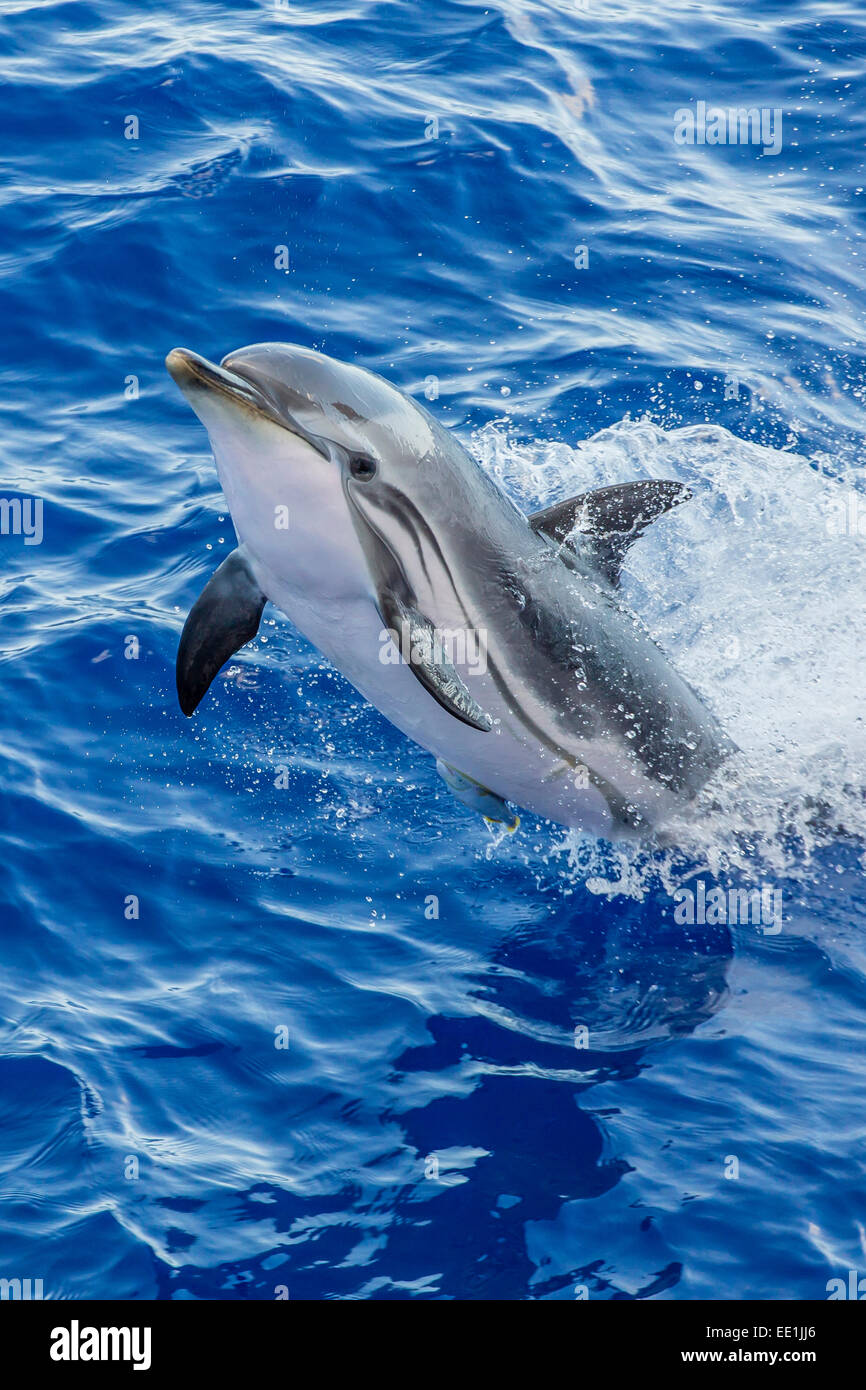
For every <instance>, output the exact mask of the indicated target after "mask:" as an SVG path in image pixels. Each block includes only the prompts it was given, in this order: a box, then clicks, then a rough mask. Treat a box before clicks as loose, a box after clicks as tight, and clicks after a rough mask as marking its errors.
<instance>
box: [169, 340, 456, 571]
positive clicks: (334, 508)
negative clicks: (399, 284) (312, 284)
mask: <svg viewBox="0 0 866 1390" xmlns="http://www.w3.org/2000/svg"><path fill="white" fill-rule="evenodd" d="M166 366H167V367H168V370H169V372H170V373H171V375H172V377H173V378H174V380H175V382H176V383H177V385H178V386H179V387H180V389H181V391H182V392H183V394H184V395H185V396H186V398H187V400H188V401H189V403H190V405H191V406H192V408H193V410H194V411H195V413H196V415H197V416H198V417H199V419H200V420H201V421H202V423H203V425H204V426H205V428H206V429H207V431H208V435H209V436H210V442H211V446H212V448H213V453H214V458H215V460H216V464H217V469H218V472H219V477H220V482H221V484H222V488H223V491H224V493H225V495H226V500H227V502H228V505H229V510H230V511H231V514H232V520H233V521H234V524H235V528H236V530H237V533H238V537H239V539H240V540H241V542H242V543H243V544H244V545H245V546H246V548H247V550H248V551H249V552H250V553H251V554H252V556H253V557H254V558H255V560H256V561H257V562H258V564H259V566H260V567H264V569H265V570H266V571H268V572H270V573H272V574H273V575H275V576H276V577H277V578H279V579H281V580H283V581H284V582H287V583H288V584H290V585H291V586H292V587H293V588H295V589H300V590H303V589H307V588H309V589H310V590H314V591H315V592H316V594H317V595H318V596H319V597H324V596H330V597H341V596H344V597H350V596H352V595H355V594H358V593H359V592H361V591H363V592H365V593H366V592H369V590H370V588H371V584H372V585H373V587H375V580H374V579H372V578H371V573H370V563H369V562H370V550H371V537H372V536H374V535H375V536H376V537H378V536H379V535H380V524H379V523H380V522H381V521H382V520H383V519H387V517H389V516H392V515H393V511H394V507H395V504H396V499H403V500H404V501H407V502H408V501H410V502H411V504H412V506H413V509H414V508H416V507H418V506H423V496H422V494H424V493H425V492H427V493H429V492H430V491H431V488H432V490H433V491H434V492H435V491H439V492H440V496H441V487H442V482H443V479H442V465H443V461H446V460H449V459H451V460H452V466H453V459H452V451H453V448H454V446H453V444H452V442H451V437H450V436H449V435H448V434H447V432H446V431H445V430H443V429H442V427H441V426H439V425H437V424H436V422H435V421H434V420H433V419H432V418H431V417H430V416H429V415H428V414H427V412H426V411H425V410H423V409H422V408H421V407H420V406H419V405H417V404H416V403H415V402H414V401H412V400H410V399H409V398H408V397H407V396H404V395H403V393H402V392H401V391H398V390H397V388H396V387H394V386H391V385H390V384H389V383H388V382H387V381H385V380H384V379H383V378H382V377H379V376H376V375H375V374H374V373H372V372H369V371H366V370H365V369H363V368H361V367H357V366H353V365H350V364H348V363H343V362H337V361H335V360H334V359H333V358H330V357H326V356H325V355H324V354H322V353H319V352H313V351H312V350H311V349H309V348H303V347H298V346H295V345H293V344H289V343H261V344H257V345H255V346H253V347H246V348H240V349H239V350H238V351H236V352H230V353H229V354H228V355H227V356H226V357H224V358H223V360H222V362H221V364H220V365H219V366H216V365H215V364H214V363H212V362H208V361H207V360H206V359H205V358H203V357H199V356H198V355H197V354H196V353H193V352H189V351H187V350H186V349H184V348H175V349H174V350H173V351H172V352H170V353H169V355H168V357H167V358H166ZM449 446H450V447H449ZM434 462H435V463H436V464H438V466H437V467H435V468H434ZM431 471H433V472H434V473H435V479H431V476H430V475H431ZM446 482H447V480H446Z"/></svg>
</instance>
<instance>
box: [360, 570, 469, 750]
mask: <svg viewBox="0 0 866 1390" xmlns="http://www.w3.org/2000/svg"><path fill="white" fill-rule="evenodd" d="M381 609H382V617H383V619H384V621H385V624H386V626H387V627H388V628H390V630H391V633H392V636H393V637H394V638H395V645H396V647H397V649H398V651H399V652H400V655H401V656H402V658H403V660H404V661H405V663H406V665H407V666H408V667H409V668H410V669H411V671H412V673H413V675H414V676H415V677H416V679H417V680H418V681H420V683H421V685H423V687H424V689H425V690H427V691H429V693H430V694H431V695H432V696H433V699H434V700H436V701H438V703H439V704H440V705H441V706H442V708H443V709H446V710H447V711H448V713H449V714H453V715H454V718H455V719H459V720H460V721H461V723H463V724H468V725H469V726H470V727H471V728H473V729H478V730H480V732H481V733H485V734H486V733H489V732H490V730H491V729H492V728H493V720H492V718H491V716H490V715H489V714H488V713H487V712H486V710H483V709H482V708H481V706H480V705H479V703H478V701H477V700H476V699H474V698H473V696H472V695H471V694H470V693H469V690H468V689H467V687H466V686H465V685H464V683H463V680H462V679H461V677H460V675H459V673H458V672H457V670H456V669H455V667H454V666H453V664H452V663H451V661H450V659H449V657H448V655H447V653H446V652H445V651H444V650H443V647H442V642H441V639H439V638H438V637H437V635H436V629H435V628H434V626H433V624H432V623H431V622H430V620H429V618H425V616H424V614H423V613H419V611H418V609H417V608H411V607H410V606H409V605H408V604H406V603H404V602H403V601H402V600H401V599H399V598H397V597H396V595H394V594H389V595H387V596H386V597H385V598H383V600H382V603H381Z"/></svg>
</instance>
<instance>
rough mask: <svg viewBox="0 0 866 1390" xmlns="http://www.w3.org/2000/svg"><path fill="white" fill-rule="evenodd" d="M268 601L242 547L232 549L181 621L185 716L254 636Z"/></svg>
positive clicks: (180, 692)
mask: <svg viewBox="0 0 866 1390" xmlns="http://www.w3.org/2000/svg"><path fill="white" fill-rule="evenodd" d="M266 602H267V599H266V598H265V595H264V594H263V593H262V591H261V589H260V588H259V586H258V584H257V583H256V580H255V578H254V576H253V572H252V570H251V569H250V566H249V561H248V560H247V558H246V556H245V555H244V554H243V551H242V550H240V549H238V550H233V551H232V553H231V555H227V556H226V558H225V559H224V560H223V562H222V564H221V565H220V567H219V569H218V570H216V572H215V573H214V574H212V575H211V577H210V579H209V580H208V582H207V584H205V586H204V588H203V589H202V591H201V593H200V594H199V596H198V598H197V599H196V601H195V603H194V604H193V606H192V608H191V609H190V612H189V617H188V618H187V620H186V622H185V623H184V625H183V632H182V633H181V638H180V646H179V647H178V649H177V694H178V699H179V700H180V707H181V709H182V710H183V712H184V714H186V715H190V714H192V712H193V710H194V709H195V708H196V706H197V705H198V703H199V701H200V700H201V698H202V696H203V695H204V693H205V691H206V690H207V689H208V687H209V685H210V683H211V681H212V680H213V678H214V676H215V675H216V673H217V671H218V670H219V669H220V667H221V666H222V665H223V663H224V662H226V661H228V659H229V657H230V656H233V655H234V653H235V652H236V651H238V649H239V648H240V647H243V646H245V644H246V643H247V642H250V641H251V640H252V639H253V637H255V635H256V633H257V632H258V630H259V622H260V621H261V616H262V609H263V608H264V606H265V603H266Z"/></svg>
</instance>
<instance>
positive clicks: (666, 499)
mask: <svg viewBox="0 0 866 1390" xmlns="http://www.w3.org/2000/svg"><path fill="white" fill-rule="evenodd" d="M691 496H692V492H691V489H690V488H687V487H686V486H685V484H684V483H674V482H667V481H665V480H663V479H656V478H648V479H645V480H641V481H640V482H637V483H614V485H613V486H612V487H599V488H596V489H595V491H594V492H582V493H580V495H579V496H577V497H569V498H568V500H567V501H565V502H559V503H558V504H557V505H556V506H555V507H546V508H545V509H544V511H542V512H533V513H532V515H531V516H530V517H529V518H528V521H529V524H530V526H531V527H532V529H533V531H535V532H537V533H538V534H539V535H543V536H547V537H548V539H549V540H552V541H553V542H554V543H555V544H556V545H568V546H570V547H571V548H572V549H573V550H574V551H575V552H576V553H577V546H576V545H575V539H576V538H574V539H569V537H570V536H571V532H572V531H577V532H578V533H579V534H580V537H581V541H580V553H581V554H586V555H588V556H589V558H590V559H591V560H592V561H593V562H594V563H595V564H596V565H597V567H598V568H599V569H600V570H601V571H602V573H603V574H604V575H605V576H606V578H607V579H609V580H610V582H611V584H616V582H617V580H618V579H619V572H620V570H621V568H622V562H623V560H624V559H625V556H626V552H627V550H628V548H629V546H630V545H631V544H632V543H633V542H634V541H636V540H637V539H638V537H640V536H642V535H643V533H644V531H645V530H646V528H647V527H648V526H649V525H651V523H652V522H653V521H655V520H656V518H657V517H660V516H664V514H665V512H667V511H670V509H671V507H677V506H679V504H680V503H681V502H688V500H689V498H690V497H691Z"/></svg>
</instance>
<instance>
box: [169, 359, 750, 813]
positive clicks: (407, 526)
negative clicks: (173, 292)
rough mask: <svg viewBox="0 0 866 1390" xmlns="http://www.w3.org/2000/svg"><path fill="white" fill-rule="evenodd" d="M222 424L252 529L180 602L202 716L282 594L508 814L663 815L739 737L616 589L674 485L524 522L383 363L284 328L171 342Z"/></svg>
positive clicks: (607, 492)
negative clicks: (211, 345)
mask: <svg viewBox="0 0 866 1390" xmlns="http://www.w3.org/2000/svg"><path fill="white" fill-rule="evenodd" d="M166 365H167V367H168V370H169V372H170V374H171V376H172V377H173V378H174V380H175V382H176V383H177V385H178V386H179V387H180V389H181V391H182V392H183V394H184V396H185V397H186V399H187V401H188V402H189V404H190V405H191V406H192V409H193V410H194V411H195V413H196V415H197V416H198V418H199V419H200V420H201V422H202V424H203V425H204V426H205V428H206V430H207V432H208V435H209V437H210V443H211V447H212V449H213V455H214V459H215V462H216V467H217V472H218V474H219V479H220V483H221V486H222V489H223V492H224V493H225V497H226V501H227V503H228V507H229V510H230V512H231V517H232V521H233V523H234V527H235V530H236V532H237V537H238V542H239V544H238V547H237V549H236V550H234V551H232V553H231V554H230V555H228V556H227V558H226V559H225V560H224V561H223V563H222V564H221V565H220V567H219V569H218V570H217V571H216V572H215V574H214V575H213V576H212V578H211V579H210V580H209V581H208V583H207V584H206V586H205V588H204V590H203V591H202V593H201V595H200V597H199V598H198V600H197V602H196V603H195V605H194V606H193V608H192V610H191V611H190V614H189V616H188V618H187V620H186V624H185V626H184V629H183V633H182V636H181V640H180V646H179V649H178V654H177V690H178V697H179V700H180V706H181V709H182V710H183V712H184V714H186V715H191V714H192V713H193V711H194V710H195V709H196V707H197V705H198V704H199V701H200V700H201V699H202V696H203V695H204V694H205V692H206V691H207V689H208V687H209V686H210V684H211V681H212V680H213V679H214V676H215V675H216V673H217V671H218V670H219V669H220V667H221V666H222V665H223V663H224V662H225V661H226V660H228V658H229V657H230V656H232V655H233V653H235V652H236V651H237V650H238V649H239V648H240V647H242V646H243V645H244V644H245V643H247V642H249V641H250V640H251V639H252V638H253V637H254V636H255V634H256V632H257V630H258V627H259V622H260V619H261V616H262V610H263V609H264V606H265V603H266V601H268V600H270V602H272V603H274V604H275V605H276V606H277V607H278V608H280V609H281V610H282V612H283V613H285V614H286V615H287V617H289V618H290V619H291V621H292V622H293V623H294V624H295V626H296V627H297V628H298V629H299V630H300V631H301V632H302V633H303V634H304V636H305V637H307V638H308V639H309V641H310V642H312V643H313V645H314V646H316V647H318V649H319V650H320V651H321V652H322V653H323V654H324V656H325V657H327V658H328V660H329V661H331V662H332V663H333V664H334V666H336V667H337V668H338V669H339V670H340V671H341V672H342V673H343V675H344V676H346V677H347V679H348V680H349V681H350V682H351V683H352V685H354V686H355V687H356V689H357V690H359V691H360V693H361V694H362V695H363V696H364V697H365V698H366V699H367V700H369V701H370V703H371V704H373V705H375V706H376V707H377V709H379V710H380V711H381V712H382V713H383V714H384V715H385V716H386V717H387V718H388V719H389V720H390V721H391V722H392V723H393V724H395V725H396V726H397V728H398V729H400V730H402V732H403V733H404V734H406V735H407V736H408V737H409V738H411V739H413V740H415V742H416V743H418V744H420V745H421V746H422V747H423V748H425V749H427V750H428V751H429V752H431V753H432V754H433V755H434V756H435V758H436V760H437V768H438V770H439V772H440V773H441V775H442V777H443V779H444V780H445V782H446V785H447V786H448V787H449V788H450V790H451V791H452V792H453V793H454V794H455V795H456V796H457V798H458V800H460V801H461V802H462V803H463V804H465V805H467V806H469V807H471V808H472V809H475V810H477V811H479V812H480V813H481V814H482V815H484V816H485V817H486V818H487V820H488V821H490V822H492V823H501V824H503V825H504V826H505V827H506V829H509V830H513V829H514V828H515V827H516V825H517V823H518V815H517V812H516V809H514V808H522V809H523V810H524V811H526V812H529V813H532V814H534V815H536V816H539V817H543V818H546V819H548V820H551V821H555V822H557V823H559V824H561V825H565V826H572V827H576V828H578V829H581V830H583V831H585V832H587V833H588V834H592V835H595V836H599V837H605V838H609V839H616V838H619V837H634V836H636V835H645V834H648V833H650V832H652V831H653V829H654V827H656V826H658V825H659V824H660V823H661V822H663V821H664V819H665V818H666V817H667V816H669V815H670V814H671V813H674V812H678V811H680V810H681V809H682V807H683V805H684V804H687V803H688V802H689V801H690V800H691V799H692V798H693V797H694V796H695V794H696V793H697V792H698V790H699V789H700V788H701V787H702V786H703V785H704V784H705V782H706V781H707V780H708V779H709V778H710V777H711V776H712V775H713V773H714V772H715V771H716V770H717V769H718V768H719V767H720V765H721V764H722V762H723V761H724V760H725V758H726V757H728V755H729V754H730V753H731V752H732V751H733V749H734V745H733V743H732V742H731V741H730V740H729V739H728V737H727V736H726V734H725V733H724V732H723V730H722V729H721V728H720V726H719V724H718V723H717V721H716V719H715V718H714V717H713V715H712V714H711V713H710V712H709V710H707V709H706V708H705V706H704V705H703V704H702V702H701V700H700V699H699V697H698V696H697V695H696V694H695V692H694V691H693V690H692V689H691V687H690V686H689V685H688V684H687V683H686V682H685V681H684V680H683V679H682V677H681V676H679V675H678V674H677V672H676V671H675V670H674V669H673V667H672V666H671V665H670V663H669V661H668V660H667V658H666V657H665V655H664V654H663V652H662V651H661V649H660V648H659V647H658V645H657V644H656V643H655V641H654V640H653V638H652V637H651V636H650V634H649V633H648V632H647V631H646V629H645V627H644V626H643V624H642V623H641V622H640V621H639V619H638V618H637V617H636V616H635V615H634V614H633V613H632V612H630V611H629V609H628V608H627V607H626V606H625V604H624V603H623V601H622V598H621V595H620V593H619V590H618V581H619V576H620V570H621V566H622V562H623V560H624V558H625V555H626V552H627V550H628V547H629V546H630V545H631V544H632V543H633V542H634V541H636V540H637V539H638V538H639V537H640V536H641V535H642V534H643V532H644V531H645V529H646V527H647V526H649V525H650V524H651V523H652V522H653V521H654V520H656V519H657V518H658V517H660V516H662V515H663V514H664V513H665V512H667V511H669V510H670V508H672V507H674V506H676V505H678V504H679V503H681V502H684V501H686V500H687V499H688V498H689V497H690V496H691V493H690V492H689V490H688V489H687V488H686V487H684V486H683V485H682V484H680V483H676V482H668V481H663V480H661V481H653V480H650V481H646V480H643V481H639V482H631V483H620V484H615V485H613V486H607V487H603V488H599V489H597V490H596V491H594V492H590V493H587V494H582V495H580V496H578V497H572V498H569V499H567V500H566V501H564V502H562V503H560V504H559V505H557V506H554V507H549V508H546V509H545V510H543V511H540V512H536V513H535V514H534V515H531V516H529V517H526V516H524V514H523V513H522V512H521V511H519V509H518V508H517V507H516V506H515V505H514V504H513V503H512V502H511V501H510V500H509V499H508V498H507V497H506V496H505V495H504V493H502V492H501V491H500V490H499V488H498V487H497V486H496V484H495V482H494V481H493V479H492V478H491V477H490V476H489V475H488V474H487V473H486V472H485V471H484V469H483V468H482V467H481V466H480V464H479V463H478V462H476V460H474V459H473V458H472V457H471V455H470V454H469V453H468V452H467V451H466V449H464V447H463V446H462V445H461V443H460V442H459V440H458V439H457V438H456V437H455V435H454V434H453V433H451V432H450V431H449V430H447V429H445V428H444V427H443V426H442V425H441V424H439V422H438V421H437V420H436V419H435V418H434V417H433V416H432V415H431V414H429V413H428V411H426V410H425V409H424V408H423V407H422V406H420V405H419V404H418V403H417V402H416V401H414V400H412V399H410V398H409V397H408V396H406V395H404V394H403V392H401V391H399V390H398V389H397V388H396V387H394V386H392V385H391V384H390V383H389V382H387V381H386V380H384V378H382V377H380V376H377V375H375V374H374V373H372V372H369V371H367V370H365V369H364V368H362V367H360V366H358V365H355V364H348V363H345V362H339V361H336V360H334V359H333V358H330V357H327V356H325V355H324V354H323V353H320V352H315V351H312V350H311V349H309V348H305V347H300V346H295V345H293V344H289V343H260V344H256V345H254V346H251V347H245V348H241V349H239V350H238V351H236V352H230V353H229V354H228V356H226V357H224V358H223V359H222V362H221V364H220V365H219V366H217V365H215V364H214V363H213V362H209V361H208V360H207V359H206V358H204V357H200V356H198V354H196V353H194V352H191V351H188V350H187V349H184V348H175V349H173V351H171V352H170V353H169V355H168V357H167V359H166Z"/></svg>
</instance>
